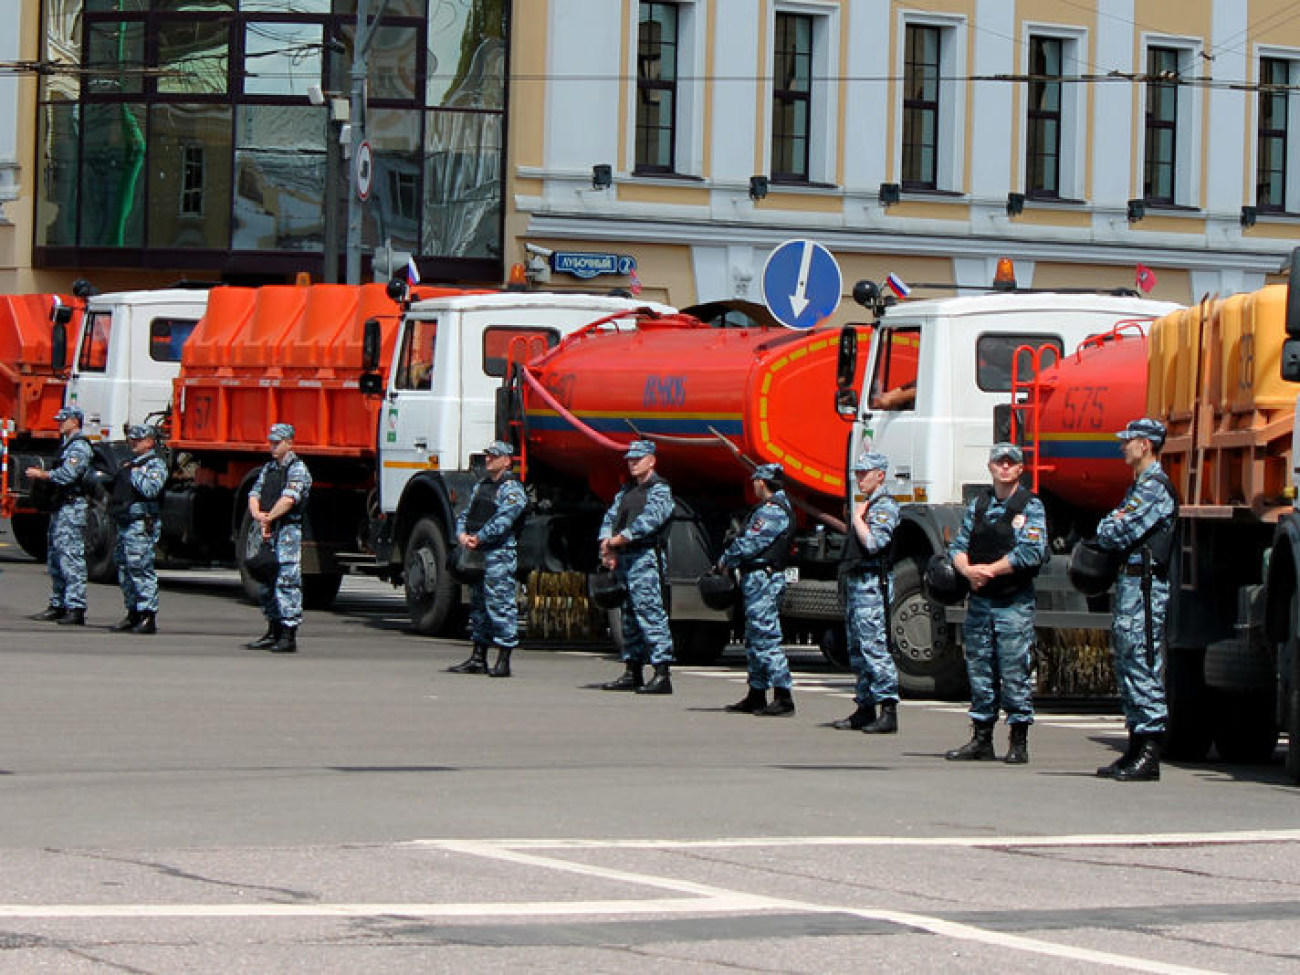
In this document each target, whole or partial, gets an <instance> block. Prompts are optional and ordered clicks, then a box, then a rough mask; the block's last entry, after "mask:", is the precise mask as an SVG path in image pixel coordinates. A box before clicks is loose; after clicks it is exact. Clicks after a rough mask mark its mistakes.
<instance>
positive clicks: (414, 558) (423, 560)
mask: <svg viewBox="0 0 1300 975" xmlns="http://www.w3.org/2000/svg"><path fill="white" fill-rule="evenodd" d="M404 576H405V579H406V609H407V612H408V613H409V614H410V619H411V626H412V627H413V628H414V629H415V631H416V632H417V633H423V634H425V635H426V636H438V635H440V634H441V633H442V632H443V631H444V629H446V627H447V625H448V623H449V622H451V619H452V615H453V614H452V608H453V607H454V606H455V605H456V601H457V595H458V590H459V587H458V586H457V584H456V582H455V580H454V579H452V577H451V576H450V575H449V574H448V573H447V537H446V535H444V534H443V530H442V526H441V525H440V524H438V522H436V521H434V520H433V519H432V518H421V519H420V520H419V521H417V522H416V523H415V528H413V529H412V530H411V537H410V540H409V541H408V542H407V545H406V566H405V572H404Z"/></svg>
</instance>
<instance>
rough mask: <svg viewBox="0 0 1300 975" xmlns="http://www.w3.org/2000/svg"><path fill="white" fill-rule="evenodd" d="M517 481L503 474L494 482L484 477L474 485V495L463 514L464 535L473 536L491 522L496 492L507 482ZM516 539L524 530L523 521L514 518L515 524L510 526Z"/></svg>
mask: <svg viewBox="0 0 1300 975" xmlns="http://www.w3.org/2000/svg"><path fill="white" fill-rule="evenodd" d="M514 480H518V478H516V477H515V476H514V475H513V474H503V475H501V479H500V480H497V481H494V480H492V478H490V477H485V478H483V480H481V481H479V482H478V484H476V485H474V493H473V494H472V495H470V499H469V510H468V511H466V512H465V534H466V535H473V534H475V533H476V532H477V531H478V530H479V529H480V528H482V527H483V526H484V525H486V524H487V523H488V522H489V521H491V520H492V516H493V515H495V514H496V513H497V492H499V491H500V490H501V486H502V485H503V484H505V483H506V482H507V481H514ZM511 528H512V530H513V531H514V533H515V537H516V538H518V537H519V535H520V533H521V532H522V531H523V530H524V519H523V518H522V517H520V518H516V519H515V523H514V524H513V525H512V526H511Z"/></svg>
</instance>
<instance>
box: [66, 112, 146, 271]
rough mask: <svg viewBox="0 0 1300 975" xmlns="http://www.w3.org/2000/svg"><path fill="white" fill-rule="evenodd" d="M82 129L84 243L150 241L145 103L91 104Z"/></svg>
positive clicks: (105, 244)
mask: <svg viewBox="0 0 1300 975" xmlns="http://www.w3.org/2000/svg"><path fill="white" fill-rule="evenodd" d="M82 108H83V110H84V112H85V116H84V118H85V123H84V130H83V132H82V160H81V194H82V199H81V204H80V207H79V209H80V212H81V244H82V245H83V246H86V247H140V246H142V245H143V244H144V183H145V180H144V163H145V147H146V145H147V141H146V138H145V108H144V106H143V105H139V104H130V103H121V104H99V105H96V104H88V105H83V106H82Z"/></svg>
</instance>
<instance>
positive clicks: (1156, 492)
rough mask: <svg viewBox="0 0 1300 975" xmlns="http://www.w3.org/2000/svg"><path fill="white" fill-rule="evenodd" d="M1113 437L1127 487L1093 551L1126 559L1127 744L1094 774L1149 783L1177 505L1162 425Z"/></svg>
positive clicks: (1118, 642) (1119, 672)
mask: <svg viewBox="0 0 1300 975" xmlns="http://www.w3.org/2000/svg"><path fill="white" fill-rule="evenodd" d="M1116 436H1118V437H1119V438H1120V440H1121V441H1123V447H1122V448H1121V449H1122V450H1123V453H1124V461H1125V463H1127V464H1128V465H1129V467H1131V468H1132V469H1133V476H1134V477H1133V484H1132V485H1131V486H1130V487H1129V489H1128V493H1127V494H1125V495H1124V500H1123V501H1122V502H1120V506H1119V507H1118V508H1116V509H1115V510H1114V511H1112V512H1111V513H1110V514H1108V515H1107V516H1106V517H1105V518H1103V519H1102V520H1101V522H1100V523H1099V524H1098V525H1097V544H1098V545H1099V546H1100V547H1101V548H1104V549H1109V550H1110V551H1114V552H1122V553H1124V564H1123V565H1122V566H1121V567H1120V573H1119V578H1118V579H1117V580H1116V582H1115V595H1114V597H1113V599H1114V623H1113V628H1112V632H1113V640H1114V645H1115V677H1116V679H1117V680H1118V682H1119V692H1120V700H1121V701H1122V702H1123V705H1124V717H1125V719H1126V721H1127V724H1128V731H1129V741H1128V748H1126V749H1125V751H1124V754H1123V755H1122V756H1120V758H1119V759H1118V760H1117V761H1115V762H1113V763H1111V764H1110V765H1106V766H1103V767H1102V768H1099V769H1097V774H1098V775H1099V776H1101V777H1103V778H1108V779H1115V780H1116V781H1118V782H1141V781H1154V780H1156V779H1159V778H1160V746H1161V743H1162V739H1163V738H1164V733H1165V725H1166V723H1167V721H1168V717H1169V711H1168V708H1167V707H1166V704H1165V689H1164V682H1163V675H1162V674H1161V659H1160V651H1161V646H1162V645H1163V643H1164V638H1165V614H1166V612H1167V610H1168V609H1169V565H1170V562H1171V560H1172V557H1173V549H1174V535H1175V530H1176V528H1177V524H1178V500H1177V496H1176V493H1175V491H1174V486H1173V484H1172V483H1171V482H1170V480H1169V477H1168V475H1166V474H1165V472H1164V469H1163V468H1162V467H1161V465H1160V449H1161V448H1162V447H1163V446H1164V443H1165V426H1164V424H1163V423H1161V422H1160V421H1159V420H1152V419H1147V418H1143V419H1141V420H1134V421H1133V422H1132V423H1130V424H1129V425H1128V426H1127V427H1125V428H1124V429H1123V430H1121V431H1120V432H1119V433H1118V434H1116Z"/></svg>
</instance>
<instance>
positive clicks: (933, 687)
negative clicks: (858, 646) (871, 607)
mask: <svg viewBox="0 0 1300 975" xmlns="http://www.w3.org/2000/svg"><path fill="white" fill-rule="evenodd" d="M921 571H922V570H921V562H920V560H919V559H917V558H915V557H913V558H908V559H904V560H903V561H901V562H899V563H898V565H897V566H895V567H894V578H893V600H892V601H891V603H890V630H891V634H890V635H891V637H892V640H891V644H892V646H891V650H892V652H893V654H894V662H895V663H896V664H897V665H898V685H899V689H900V690H901V691H902V692H903V693H904V694H906V695H909V696H911V697H938V698H943V699H950V700H952V699H959V698H962V697H964V696H965V694H966V662H965V660H964V658H963V657H962V653H961V648H960V647H959V646H957V642H956V641H955V640H954V639H953V636H952V628H951V627H950V626H949V625H948V620H947V618H946V617H945V615H944V609H943V607H942V606H940V605H938V604H936V603H932V602H930V600H928V599H927V598H926V597H925V593H924V592H923V591H922V589H921Z"/></svg>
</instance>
